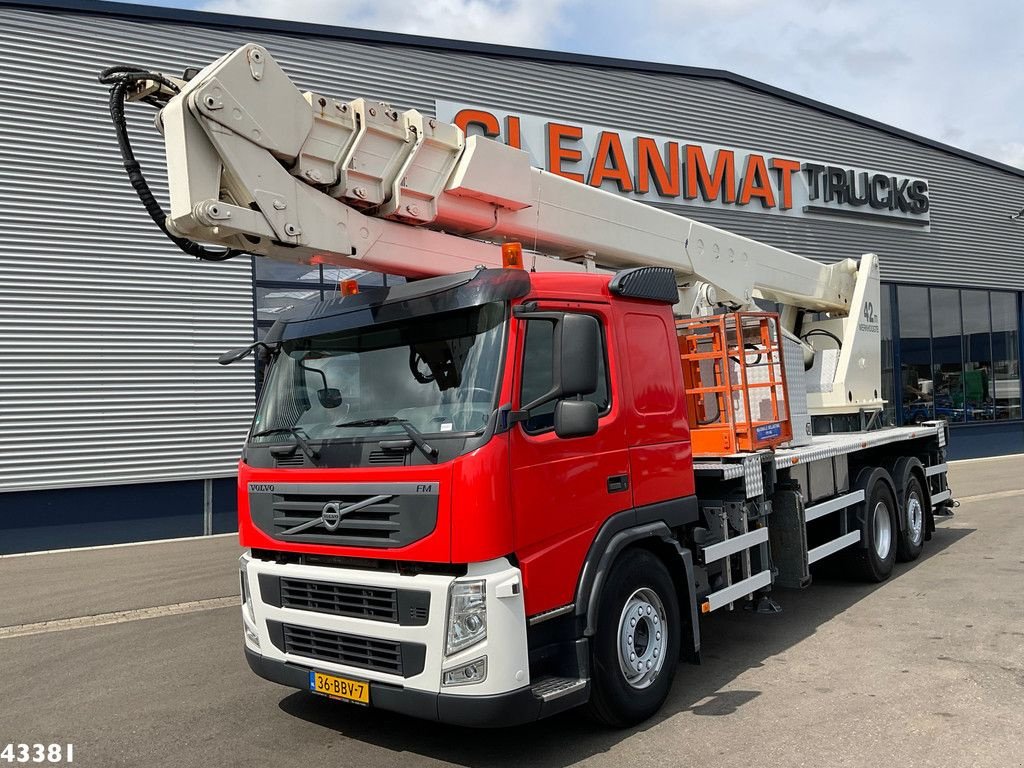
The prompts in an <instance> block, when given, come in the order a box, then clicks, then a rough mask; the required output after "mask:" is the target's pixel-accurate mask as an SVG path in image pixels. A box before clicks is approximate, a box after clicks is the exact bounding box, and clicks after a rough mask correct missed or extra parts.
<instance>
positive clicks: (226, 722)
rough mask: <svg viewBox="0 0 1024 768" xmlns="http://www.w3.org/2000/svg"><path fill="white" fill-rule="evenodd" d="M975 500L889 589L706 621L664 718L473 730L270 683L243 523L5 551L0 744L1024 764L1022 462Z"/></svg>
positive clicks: (514, 761) (174, 758)
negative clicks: (255, 634)
mask: <svg viewBox="0 0 1024 768" xmlns="http://www.w3.org/2000/svg"><path fill="white" fill-rule="evenodd" d="M950 479H951V484H952V485H953V488H954V491H955V492H956V495H957V496H958V497H959V498H960V499H961V502H962V504H961V506H960V507H959V508H958V509H957V510H956V515H955V516H954V517H953V518H951V519H948V520H944V521H942V522H941V523H940V526H939V530H938V531H937V532H936V535H935V537H934V538H933V540H932V541H931V542H929V543H928V544H927V545H926V549H925V554H924V555H923V556H922V558H921V559H920V560H919V561H918V562H916V563H913V564H899V565H897V570H896V572H895V573H894V575H893V577H892V578H890V579H889V580H888V581H887V582H885V583H884V584H881V585H865V584H859V583H856V582H849V581H843V580H839V579H836V578H828V577H821V576H820V575H819V576H818V577H816V580H815V583H814V585H813V586H812V587H811V588H809V589H807V590H803V591H789V590H777V591H776V592H775V597H776V599H777V600H778V602H779V603H780V604H781V605H782V607H783V613H782V614H779V615H775V616H762V615H756V614H751V613H747V612H743V611H737V612H735V613H732V614H729V613H722V612H719V613H716V614H713V615H711V616H709V617H707V619H706V621H705V622H704V625H703V627H702V630H703V647H704V660H703V664H701V665H700V666H692V665H683V666H681V667H680V670H679V674H678V675H677V677H676V681H675V685H674V687H673V690H672V693H671V695H670V698H669V700H668V702H667V705H666V707H665V708H664V710H663V711H662V713H661V714H660V715H659V716H657V717H656V718H654V719H653V720H651V721H650V722H648V723H645V724H644V725H642V726H640V727H639V728H635V729H630V730H625V731H608V730H604V729H602V728H601V727H599V726H597V725H595V724H593V723H591V722H590V721H589V720H588V719H587V718H586V717H585V716H583V715H582V714H580V713H576V712H570V713H566V714H564V715H561V716H558V717H556V718H553V719H550V720H547V721H542V722H540V723H536V724H533V725H529V726H523V727H519V728H515V729H511V730H494V731H472V730H464V729H459V728H452V727H446V726H439V725H437V724H432V723H427V722H422V721H418V720H414V719H411V718H406V717H402V716H398V715H391V714H388V713H386V712H380V711H375V710H366V709H362V708H359V707H356V706H353V705H346V704H342V703H337V702H332V701H329V700H325V699H319V698H315V697H312V696H310V695H308V694H305V693H302V692H298V691H292V690H290V689H286V688H282V687H279V686H276V685H274V684H272V683H269V682H266V681H264V680H261V679H260V678H257V677H255V676H254V675H253V674H252V673H251V672H250V671H249V669H248V667H247V666H246V664H245V661H244V659H243V656H242V640H241V618H240V616H239V612H238V608H237V606H236V605H234V603H235V599H234V598H236V597H237V591H238V577H237V565H236V558H237V555H238V553H239V551H240V550H239V548H238V545H237V543H236V542H235V540H234V539H233V538H231V537H227V538H215V539H206V540H196V541H182V542H172V543H157V544H147V545H141V546H132V547H118V548H110V549H96V550H89V551H80V552H66V553H57V554H44V555H32V556H28V557H4V558H0V584H2V589H0V749H2V748H3V746H4V745H6V744H7V743H10V742H14V743H18V742H27V743H43V744H49V743H53V742H59V743H68V742H70V743H73V744H74V745H75V747H74V750H75V751H74V758H75V759H74V764H75V765H81V766H104V767H105V766H121V765H124V766H175V768H190V767H191V766H196V767H197V768H198V767H199V766H203V767H204V768H205V767H206V766H248V767H251V766H263V765H266V766H273V767H274V768H277V767H278V766H282V767H283V766H303V768H314V767H315V766H334V767H338V766H344V767H346V768H349V767H351V768H356V767H358V768H377V767H378V766H392V765H402V766H421V765H424V766H426V765H431V766H433V765H457V766H470V767H473V768H475V767H476V766H481V767H483V766H506V765H507V766H514V767H515V768H520V767H521V766H522V765H524V764H525V765H539V766H552V767H555V768H561V767H562V766H570V765H577V764H580V765H587V766H616V768H617V767H618V766H620V765H623V764H629V765H645V766H646V765H665V766H673V767H677V766H704V765H708V766H710V765H715V766H733V765H735V766H744V767H746V766H779V767H788V766H802V765H807V766H826V765H827V766H847V765H848V766H858V768H860V767H861V766H881V765H887V766H943V767H945V766H951V767H952V766H955V767H956V768H962V767H964V766H998V768H1007V766H1020V765H1024V597H1022V587H1024V457H1019V456H1018V457H1007V458H1002V459H992V460H986V461H975V462H964V463H960V464H954V465H953V466H952V468H951V472H950Z"/></svg>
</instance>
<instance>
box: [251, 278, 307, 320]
mask: <svg viewBox="0 0 1024 768" xmlns="http://www.w3.org/2000/svg"><path fill="white" fill-rule="evenodd" d="M318 301H320V287H319V286H310V287H309V288H306V287H295V288H263V287H257V288H256V319H257V321H264V322H266V321H270V322H273V321H274V320H277V319H278V318H279V317H282V316H284V315H287V314H288V313H290V312H291V311H292V310H294V309H296V308H297V307H301V306H308V305H311V304H315V303H316V302H318Z"/></svg>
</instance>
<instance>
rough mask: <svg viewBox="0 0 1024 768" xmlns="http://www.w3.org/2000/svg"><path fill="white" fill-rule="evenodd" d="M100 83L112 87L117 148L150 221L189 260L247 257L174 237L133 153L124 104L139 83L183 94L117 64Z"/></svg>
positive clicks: (160, 100)
mask: <svg viewBox="0 0 1024 768" xmlns="http://www.w3.org/2000/svg"><path fill="white" fill-rule="evenodd" d="M98 79H99V81H100V83H101V84H103V85H109V86H110V101H109V107H110V119H111V121H112V122H113V123H114V132H115V134H116V135H117V146H118V148H119V149H120V151H121V160H122V162H123V164H124V170H125V173H127V174H128V180H129V181H130V182H131V185H132V188H133V189H134V190H135V194H137V195H138V196H139V200H140V201H141V202H142V205H143V207H144V208H145V209H146V213H148V214H149V217H150V218H151V219H152V220H153V223H155V224H156V225H157V226H158V227H159V228H160V231H161V232H163V233H164V234H165V235H166V236H167V237H168V239H169V240H170V241H171V242H172V243H174V244H175V245H176V246H178V248H180V249H181V250H182V251H184V252H185V253H187V254H188V255H189V256H194V257H195V258H197V259H199V260H201V261H227V260H228V259H233V258H234V257H235V256H242V255H246V254H247V252H246V251H242V250H238V249H235V248H228V249H225V250H220V249H216V248H207V247H206V246H204V245H200V244H199V243H197V242H195V241H194V240H190V239H188V238H187V237H179V236H177V235H175V234H173V233H171V231H170V230H168V229H167V214H166V213H164V210H163V208H162V207H161V206H160V202H159V201H158V200H157V199H156V197H155V196H154V195H153V191H152V190H151V189H150V188H149V184H148V183H147V182H146V177H145V175H144V174H143V173H142V167H141V166H140V165H139V161H138V160H137V159H136V158H135V152H134V151H133V150H132V143H131V138H130V137H129V135H128V122H127V120H125V116H124V104H125V100H126V98H127V96H128V89H129V88H130V87H131V86H132V85H134V84H135V83H137V82H140V81H145V80H150V81H152V82H155V83H159V84H160V85H162V86H164V87H166V88H168V89H169V90H170V91H172V92H173V93H178V92H179V91H180V89H179V88H178V86H177V85H175V84H174V83H173V82H171V81H170V80H168V79H167V78H165V77H163V76H162V75H160V74H158V73H155V72H147V71H146V70H144V69H143V68H142V67H137V66H134V65H131V64H117V65H115V66H113V67H107V68H106V69H104V70H103V71H102V72H100V74H99V77H98ZM142 100H143V101H145V102H146V103H147V104H149V105H150V106H153V107H156V108H157V109H162V108H163V107H164V106H165V105H166V103H167V100H168V99H167V97H161V96H158V95H157V94H156V93H154V94H150V95H149V96H146V97H145V98H144V99H142Z"/></svg>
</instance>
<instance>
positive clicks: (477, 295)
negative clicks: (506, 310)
mask: <svg viewBox="0 0 1024 768" xmlns="http://www.w3.org/2000/svg"><path fill="white" fill-rule="evenodd" d="M529 291H530V274H529V273H528V272H524V271H523V270H521V269H478V270H473V271H471V272H459V273H457V274H454V275H441V276H440V277H431V278H427V279H424V280H416V281H415V282H410V283H403V284H401V285H394V286H386V287H383V288H377V287H374V288H365V289H361V290H360V292H359V293H357V294H354V295H352V296H338V297H337V298H333V299H328V300H326V301H323V302H320V303H318V304H315V305H313V306H312V307H304V308H301V309H298V310H296V312H295V313H294V314H292V315H290V316H288V317H283V318H281V319H280V320H278V321H277V322H276V323H274V325H273V327H271V329H270V331H269V332H268V333H267V336H266V339H264V341H265V342H266V343H267V344H277V343H280V342H282V341H289V340H291V339H303V338H309V337H311V336H320V335H322V334H326V333H337V332H339V331H344V330H348V329H350V328H360V327H363V326H370V325H381V324H383V323H391V322H396V321H399V320H408V319H409V318H413V317H422V316H428V315H434V314H438V313H441V312H451V311H454V310H457V309H466V308H469V307H477V306H480V305H482V304H487V303H490V302H492V301H509V300H511V299H518V298H522V297H523V296H525V295H526V294H527V293H529Z"/></svg>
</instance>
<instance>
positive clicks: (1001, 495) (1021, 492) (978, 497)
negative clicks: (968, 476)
mask: <svg viewBox="0 0 1024 768" xmlns="http://www.w3.org/2000/svg"><path fill="white" fill-rule="evenodd" d="M1011 496H1024V488H1018V489H1016V490H1012V491H992V492H991V493H977V494H975V495H974V496H957V497H956V500H957V501H959V502H960V503H961V504H963V503H964V502H966V501H987V500H989V499H1007V498H1009V497H1011Z"/></svg>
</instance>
